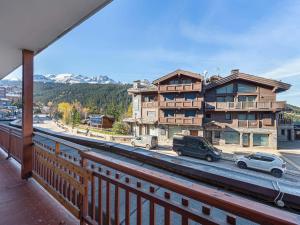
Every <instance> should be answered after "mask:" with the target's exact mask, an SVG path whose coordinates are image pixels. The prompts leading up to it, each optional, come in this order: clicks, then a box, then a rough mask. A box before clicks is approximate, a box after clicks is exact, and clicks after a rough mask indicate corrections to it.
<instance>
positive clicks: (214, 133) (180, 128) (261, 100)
mask: <svg viewBox="0 0 300 225" xmlns="http://www.w3.org/2000/svg"><path fill="white" fill-rule="evenodd" d="M208 81H210V82H207V83H205V82H204V79H203V76H201V75H200V74H197V73H193V72H189V71H184V70H176V71H174V72H172V73H170V74H167V75H165V76H163V77H161V78H159V79H157V80H155V81H153V82H152V84H148V83H145V82H141V81H135V82H134V84H133V87H132V88H130V89H129V90H128V93H129V94H130V95H131V96H132V102H133V115H132V118H129V119H125V121H126V122H128V123H129V124H130V126H131V131H132V133H133V135H143V134H151V135H157V136H158V137H159V140H160V141H170V140H172V137H173V135H174V134H176V133H182V134H188V135H196V136H204V137H206V138H207V139H208V140H209V141H210V142H211V143H213V144H215V145H237V146H242V147H252V146H263V147H269V148H275V149H276V148H277V142H278V140H277V139H278V138H281V137H278V129H279V126H278V121H279V120H280V118H279V115H280V112H281V111H282V110H284V109H285V108H286V102H285V101H277V100H276V95H277V93H280V92H283V91H286V90H288V89H289V88H290V85H289V84H286V83H283V82H279V81H275V80H272V79H266V78H262V77H258V76H253V75H249V74H245V73H241V72H239V70H233V71H232V73H231V74H230V75H229V76H227V77H224V78H223V77H220V76H214V79H209V80H208ZM282 129H283V128H282ZM291 132H292V131H291ZM290 136H291V140H292V136H293V133H291V134H290V135H289V129H288V128H287V138H288V140H289V138H290Z"/></svg>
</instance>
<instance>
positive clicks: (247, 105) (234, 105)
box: [205, 101, 286, 111]
mask: <svg viewBox="0 0 300 225" xmlns="http://www.w3.org/2000/svg"><path fill="white" fill-rule="evenodd" d="M285 106H286V102H285V101H279V102H206V103H205V109H206V110H219V111H222V110H265V111H269V110H282V109H285Z"/></svg>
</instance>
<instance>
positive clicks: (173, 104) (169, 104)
mask: <svg viewBox="0 0 300 225" xmlns="http://www.w3.org/2000/svg"><path fill="white" fill-rule="evenodd" d="M201 103H202V101H200V100H190V101H189V100H187V101H161V102H160V103H159V107H161V108H201Z"/></svg>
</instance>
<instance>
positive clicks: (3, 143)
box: [0, 124, 22, 163]
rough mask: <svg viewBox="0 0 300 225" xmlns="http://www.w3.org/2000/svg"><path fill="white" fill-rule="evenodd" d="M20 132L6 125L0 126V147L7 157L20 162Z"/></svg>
mask: <svg viewBox="0 0 300 225" xmlns="http://www.w3.org/2000/svg"><path fill="white" fill-rule="evenodd" d="M20 146H22V130H21V129H18V128H14V127H11V126H8V125H4V124H1V125H0V147H1V148H2V149H3V150H4V151H6V152H7V154H8V157H13V158H14V159H15V160H17V161H18V162H20V163H21V161H22V148H21V147H20Z"/></svg>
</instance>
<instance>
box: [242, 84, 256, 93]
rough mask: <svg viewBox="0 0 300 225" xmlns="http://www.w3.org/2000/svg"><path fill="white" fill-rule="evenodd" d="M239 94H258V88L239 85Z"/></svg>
mask: <svg viewBox="0 0 300 225" xmlns="http://www.w3.org/2000/svg"><path fill="white" fill-rule="evenodd" d="M238 92H244V93H250V92H256V86H254V85H249V84H238Z"/></svg>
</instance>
